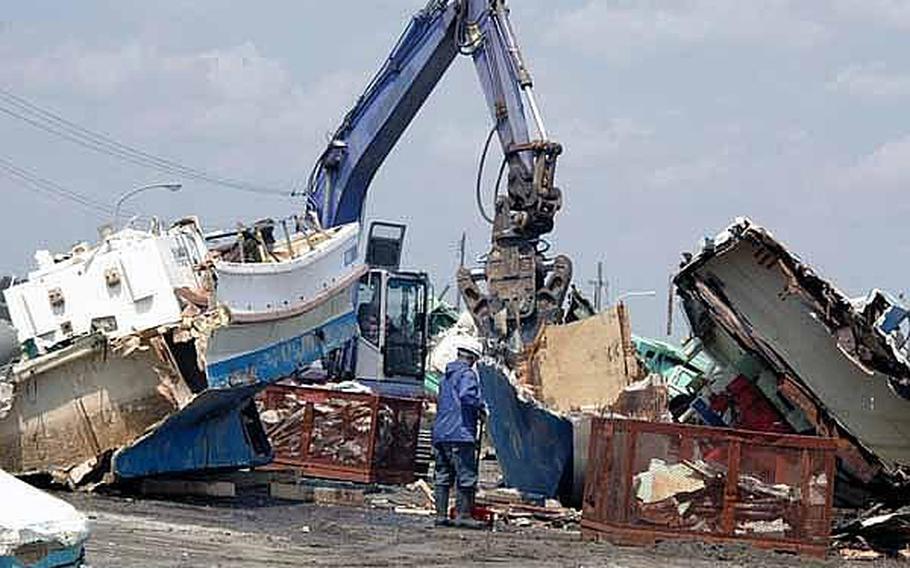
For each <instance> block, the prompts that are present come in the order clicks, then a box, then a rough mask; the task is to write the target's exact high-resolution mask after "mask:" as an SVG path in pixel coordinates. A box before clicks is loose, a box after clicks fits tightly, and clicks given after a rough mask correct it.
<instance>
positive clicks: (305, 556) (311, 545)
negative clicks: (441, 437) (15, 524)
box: [58, 493, 903, 568]
mask: <svg viewBox="0 0 910 568" xmlns="http://www.w3.org/2000/svg"><path fill="white" fill-rule="evenodd" d="M58 496H60V497H62V498H63V499H65V500H67V501H69V502H70V503H72V504H73V505H75V506H76V507H77V508H78V509H80V510H81V511H83V512H84V513H86V514H87V515H88V517H89V519H90V523H91V528H92V535H91V538H90V540H89V542H88V545H87V562H88V563H89V565H91V566H92V568H132V567H136V568H139V567H141V568H164V567H168V568H172V567H190V566H192V567H202V566H205V567H238V568H248V567H262V566H434V567H445V566H466V565H470V566H483V565H494V564H495V565H497V566H506V567H511V566H515V567H519V566H520V567H536V566H559V567H563V566H579V567H580V566H585V567H589V566H591V567H593V566H606V567H611V568H657V567H664V566H686V567H697V568H702V567H704V568H720V567H737V566H742V567H749V568H754V567H757V566H771V567H795V566H803V565H807V564H813V565H816V566H830V567H840V566H851V565H855V566H898V565H903V563H898V562H878V563H874V564H873V563H869V562H864V563H857V564H851V563H846V562H842V561H840V560H837V559H829V560H825V561H818V560H810V559H806V558H798V557H795V556H792V555H783V554H776V553H769V552H761V551H753V550H751V549H748V548H744V547H722V546H716V545H707V544H699V543H663V544H660V545H658V546H655V547H651V548H626V547H616V546H612V545H609V544H606V543H592V542H582V541H581V536H580V534H579V533H578V532H577V531H566V530H553V529H545V528H527V529H518V528H513V527H503V528H501V529H499V528H498V529H497V530H496V531H495V532H476V531H468V530H460V529H434V528H433V527H432V521H431V519H430V518H428V517H415V516H409V515H402V514H396V513H393V512H390V511H387V510H380V509H369V508H357V507H343V506H324V505H316V504H309V503H306V504H299V503H289V502H283V501H276V500H273V499H270V498H269V497H267V496H261V495H260V496H243V497H238V498H235V499H229V500H211V499H209V500H202V499H181V500H179V501H162V500H154V499H148V498H144V499H135V498H128V497H123V496H117V495H102V494H84V493H77V494H66V493H64V494H58Z"/></svg>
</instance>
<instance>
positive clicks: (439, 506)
mask: <svg viewBox="0 0 910 568" xmlns="http://www.w3.org/2000/svg"><path fill="white" fill-rule="evenodd" d="M433 499H434V500H435V501H436V519H435V520H434V521H433V525H435V526H437V527H450V526H452V521H450V520H449V487H448V486H447V485H437V486H436V487H435V488H434V492H433Z"/></svg>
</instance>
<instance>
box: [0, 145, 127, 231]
mask: <svg viewBox="0 0 910 568" xmlns="http://www.w3.org/2000/svg"><path fill="white" fill-rule="evenodd" d="M0 174H5V175H6V176H7V177H9V178H10V179H12V180H13V181H15V182H19V183H20V184H23V185H25V186H28V187H29V188H31V189H33V190H35V191H37V192H39V193H42V194H44V195H46V196H51V197H62V198H63V199H67V200H69V201H71V202H73V203H75V204H77V205H81V206H82V208H83V209H85V210H87V211H91V212H93V213H95V214H96V215H98V216H99V217H102V218H107V217H110V216H111V215H112V214H113V213H114V208H113V207H112V206H110V205H108V204H105V203H102V202H100V201H97V200H95V199H92V198H91V197H89V196H87V195H83V194H81V193H79V192H77V191H73V190H71V189H68V188H66V187H63V186H62V185H60V184H58V183H56V182H53V181H50V180H48V179H46V178H43V177H41V176H39V175H37V174H34V173H32V172H29V171H28V170H25V169H22V168H20V167H18V166H16V165H15V164H13V163H12V162H10V161H9V160H6V159H4V158H0Z"/></svg>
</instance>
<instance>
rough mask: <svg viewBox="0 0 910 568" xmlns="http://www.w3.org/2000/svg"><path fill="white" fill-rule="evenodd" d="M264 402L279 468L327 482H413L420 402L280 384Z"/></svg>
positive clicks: (264, 396)
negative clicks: (321, 478) (284, 467)
mask: <svg viewBox="0 0 910 568" xmlns="http://www.w3.org/2000/svg"><path fill="white" fill-rule="evenodd" d="M260 402H261V413H260V415H261V416H262V418H263V422H264V423H265V425H266V432H267V433H268V435H269V440H270V442H271V443H272V449H273V451H274V455H275V458H274V463H275V464H277V465H280V466H286V467H289V468H293V469H296V470H299V472H300V473H301V474H303V475H308V476H313V477H323V478H327V479H337V480H344V481H357V482H361V483H394V484H398V483H411V482H412V481H414V479H415V474H414V463H415V459H416V455H417V435H418V432H419V430H420V416H421V413H422V411H423V401H422V400H419V399H411V398H396V397H388V396H380V395H377V394H364V393H350V392H343V391H333V390H328V389H319V388H311V387H302V386H295V385H281V384H279V385H271V386H269V387H268V388H266V389H265V391H264V392H263V394H262V395H261V398H260Z"/></svg>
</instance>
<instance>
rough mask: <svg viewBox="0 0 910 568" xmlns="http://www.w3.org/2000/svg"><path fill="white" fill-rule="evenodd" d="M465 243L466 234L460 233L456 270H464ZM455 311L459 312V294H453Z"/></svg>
mask: <svg viewBox="0 0 910 568" xmlns="http://www.w3.org/2000/svg"><path fill="white" fill-rule="evenodd" d="M466 241H467V233H465V232H464V231H462V233H461V241H459V243H458V268H464V253H465V242H466ZM455 309H456V310H458V311H459V312H460V311H461V294H460V293H458V294H455Z"/></svg>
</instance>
